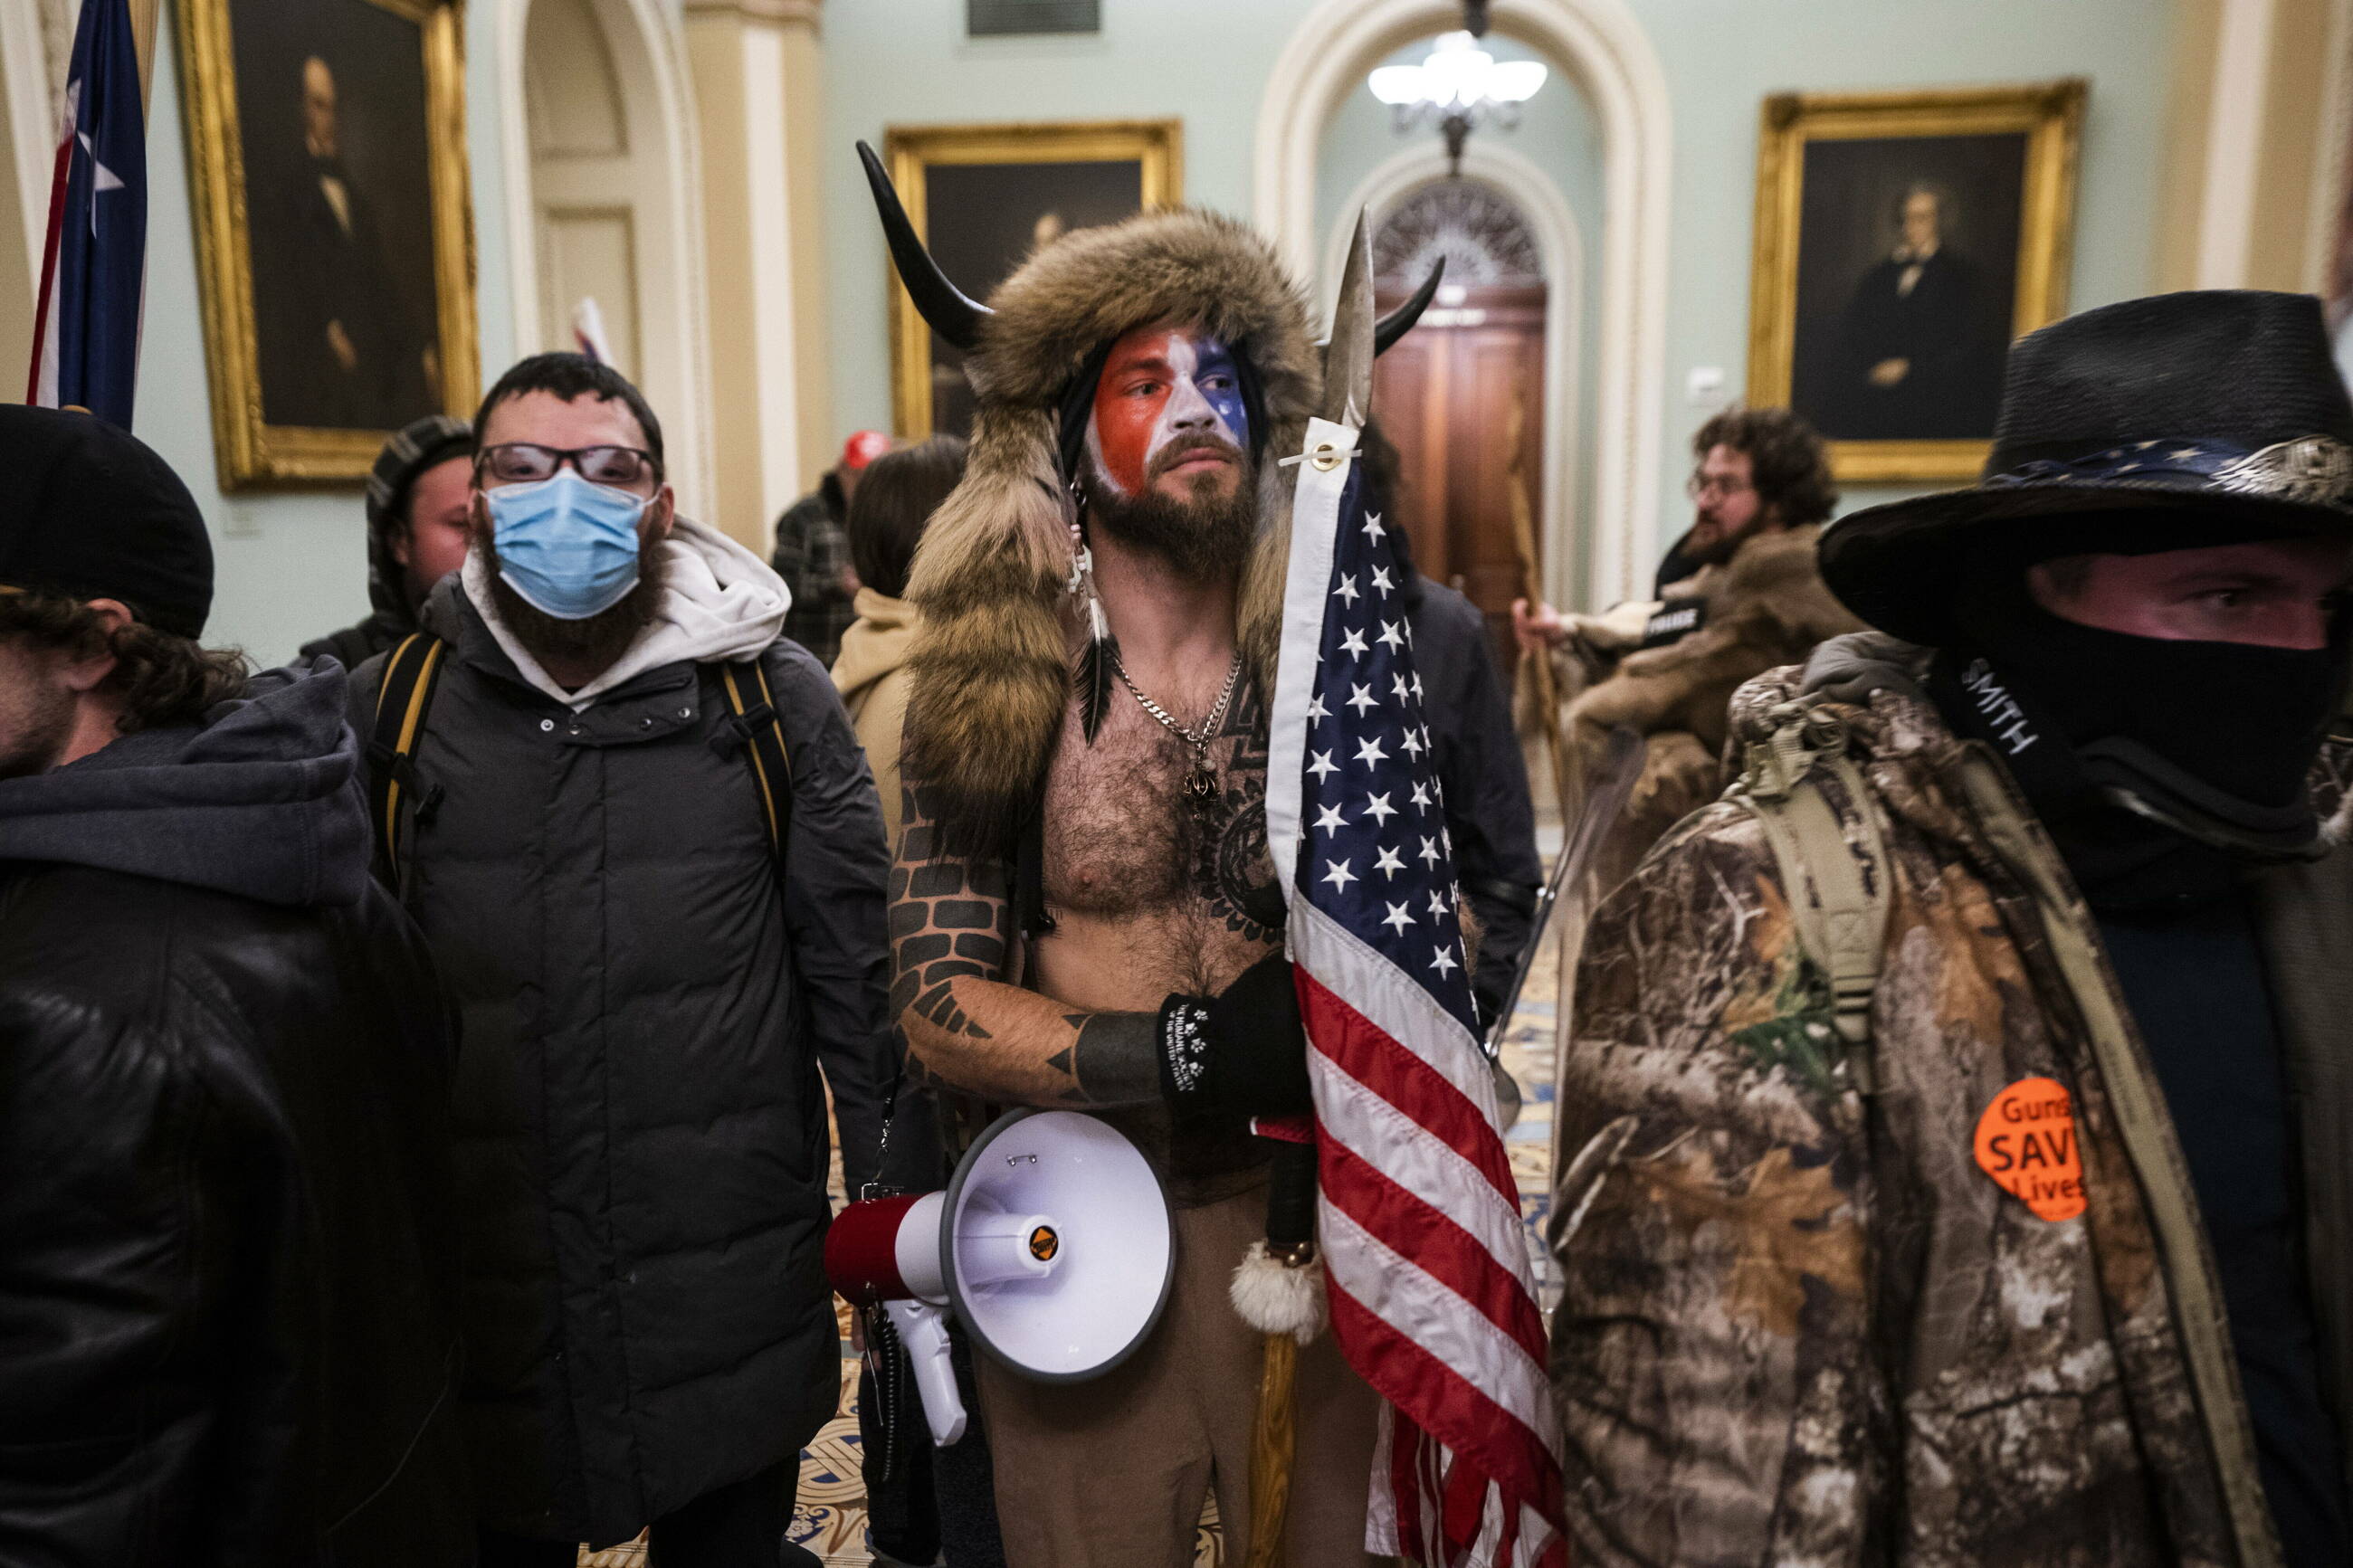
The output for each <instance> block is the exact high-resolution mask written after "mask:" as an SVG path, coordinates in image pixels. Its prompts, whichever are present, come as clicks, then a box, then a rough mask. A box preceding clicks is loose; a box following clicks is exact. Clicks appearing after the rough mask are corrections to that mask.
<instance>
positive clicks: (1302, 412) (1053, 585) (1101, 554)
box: [878, 187, 1377, 1568]
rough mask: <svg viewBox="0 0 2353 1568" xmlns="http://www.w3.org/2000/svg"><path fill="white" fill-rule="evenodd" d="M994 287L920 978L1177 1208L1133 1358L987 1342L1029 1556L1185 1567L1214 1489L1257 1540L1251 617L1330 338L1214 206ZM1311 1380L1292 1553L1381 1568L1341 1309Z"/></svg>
mask: <svg viewBox="0 0 2353 1568" xmlns="http://www.w3.org/2000/svg"><path fill="white" fill-rule="evenodd" d="M878 195H883V196H884V197H885V199H884V208H883V210H884V217H885V222H886V224H888V223H890V222H891V221H892V216H893V212H894V209H895V202H893V201H891V200H889V199H888V198H887V195H886V192H885V189H884V188H882V187H878ZM899 257H900V261H901V264H902V269H907V268H909V267H910V264H911V263H910V253H909V251H907V250H906V249H905V248H903V247H902V248H901V249H900V251H899ZM913 258H914V263H915V268H914V269H915V271H916V272H917V273H918V274H920V273H921V271H922V267H921V264H922V263H923V262H924V261H927V259H928V258H923V257H922V256H921V253H920V251H919V250H918V251H915V252H913ZM1137 279H1155V287H1147V286H1144V285H1140V284H1139V283H1138V282H1137V281H1136V280H1137ZM911 287H913V291H914V292H915V295H916V298H917V299H918V300H919V301H923V300H926V297H927V294H928V295H929V298H930V303H929V304H927V306H926V309H927V313H929V314H931V315H932V318H933V321H934V327H935V328H936V329H938V330H941V331H944V332H946V333H948V334H949V335H950V336H951V339H952V341H954V339H955V335H956V331H957V328H958V325H959V322H958V321H957V319H956V310H957V309H958V308H959V307H961V309H962V310H965V311H969V312H972V313H973V315H972V317H970V318H966V319H965V321H964V323H963V324H964V325H965V326H966V327H969V326H970V325H971V324H972V322H973V321H976V320H977V318H978V315H979V310H980V308H979V307H977V306H973V305H972V304H971V303H970V302H969V301H965V300H962V297H961V296H957V295H955V293H954V290H953V289H952V288H949V287H948V286H947V285H945V284H944V281H941V280H939V279H937V278H936V274H935V273H934V274H933V275H931V276H930V277H928V278H927V277H924V276H921V275H918V276H914V277H912V278H911ZM942 289H945V291H946V292H945V294H944V295H943V294H942V293H941V292H940V290H942ZM990 309H991V310H992V311H993V312H994V315H993V317H991V318H990V319H989V321H988V330H987V333H986V335H985V336H984V335H983V334H982V333H980V332H978V331H969V333H968V335H969V338H970V340H971V342H973V344H974V358H973V364H974V376H973V379H974V382H975V384H976V386H978V387H980V388H981V389H982V393H981V399H980V406H979V410H978V415H977V417H976V427H975V438H974V442H973V458H972V464H971V467H970V468H969V469H968V472H967V478H966V479H965V484H964V486H963V487H962V488H961V489H959V490H958V492H957V493H956V495H955V496H954V497H952V498H951V499H950V500H949V501H948V502H947V504H946V505H945V506H944V508H943V509H942V510H941V511H940V512H939V513H938V514H937V516H936V517H935V519H934V522H933V525H932V527H931V530H930V531H929V532H927V534H926V536H925V539H924V542H923V546H922V548H921V550H920V552H918V555H917V557H916V562H915V567H914V574H913V582H912V583H911V584H910V596H911V597H913V598H915V599H916V600H917V601H918V602H919V603H920V604H921V605H923V612H924V632H923V640H922V641H921V642H919V644H918V646H917V649H916V652H915V655H914V657H913V660H912V661H911V663H912V667H913V671H914V679H913V694H912V697H911V700H910V704H909V717H908V726H907V737H906V752H905V758H906V777H907V778H908V780H909V781H910V783H909V788H908V795H907V814H906V830H905V833H904V836H903V837H902V843H901V849H900V855H899V863H898V866H897V868H896V869H895V870H894V872H893V888H892V933H893V940H894V944H895V961H896V970H897V989H896V993H895V994H894V997H893V1004H894V1006H895V1007H896V1008H897V1011H898V1016H899V1018H900V1024H901V1027H902V1029H903V1030H904V1032H905V1036H906V1039H907V1043H908V1047H909V1048H910V1050H911V1052H912V1053H913V1060H915V1061H916V1062H918V1063H920V1064H921V1066H922V1068H923V1069H924V1070H926V1071H927V1072H928V1073H930V1074H931V1075H933V1076H934V1078H935V1079H937V1080H939V1081H940V1082H941V1083H943V1084H944V1085H946V1086H949V1087H951V1088H952V1089H956V1090H961V1091H964V1092H965V1093H966V1094H968V1095H970V1096H973V1097H976V1098H978V1099H980V1100H986V1101H987V1102H989V1103H990V1104H992V1105H997V1106H1005V1105H1034V1106H1050V1107H1062V1108H1079V1109H1084V1110H1089V1111H1091V1112H1094V1113H1096V1114H1100V1115H1102V1116H1103V1118H1104V1120H1106V1121H1110V1122H1112V1123H1113V1124H1114V1125H1116V1126H1118V1127H1120V1128H1121V1129H1122V1130H1123V1131H1126V1132H1127V1133H1128V1134H1129V1135H1130V1136H1131V1137H1133V1138H1134V1139H1135V1140H1136V1142H1138V1143H1139V1144H1140V1145H1141V1146H1142V1147H1143V1148H1144V1149H1145V1152H1146V1154H1147V1156H1148V1157H1149V1158H1150V1159H1151V1160H1152V1161H1153V1163H1154V1164H1155V1167H1156V1168H1157V1169H1158V1170H1159V1171H1160V1173H1161V1174H1162V1177H1163V1179H1164V1181H1165V1182H1166V1185H1167V1187H1168V1190H1169V1195H1170V1198H1171V1201H1172V1204H1173V1205H1174V1206H1175V1208H1176V1231H1177V1240H1176V1254H1177V1256H1176V1270H1175V1279H1174V1282H1173V1285H1172V1288H1171V1291H1170V1297H1169V1303H1168V1309H1167V1311H1166V1315H1165V1316H1164V1318H1163V1320H1162V1321H1161V1323H1160V1325H1159V1327H1158V1328H1157V1329H1156V1330H1155V1332H1154V1333H1153V1335H1152V1336H1151V1338H1150V1339H1149V1340H1148V1341H1147V1342H1145V1344H1144V1345H1143V1346H1142V1347H1140V1348H1139V1349H1138V1351H1137V1352H1136V1353H1135V1354H1134V1356H1133V1357H1131V1358H1130V1359H1129V1360H1128V1361H1127V1362H1125V1363H1123V1364H1122V1365H1121V1366H1119V1367H1118V1368H1117V1369H1116V1370H1114V1371H1113V1373H1110V1374H1108V1375H1107V1376H1105V1377H1103V1378H1101V1379H1098V1380H1095V1381H1092V1382H1090V1383H1086V1384H1075V1385H1071V1384H1039V1383H1031V1382H1029V1381H1026V1380H1024V1379H1022V1378H1020V1377H1018V1376H1017V1375H1015V1374H1013V1373H1008V1372H1007V1371H1006V1370H1005V1369H1003V1368H1001V1367H998V1366H997V1365H995V1364H993V1363H989V1362H987V1360H986V1359H985V1358H984V1359H983V1360H982V1362H981V1364H980V1368H979V1373H980V1375H979V1384H980V1394H981V1407H982V1412H983V1415H984V1417H985V1419H986V1421H987V1426H988V1430H989V1440H990V1446H991V1448H992V1450H993V1453H994V1456H995V1462H996V1475H997V1512H998V1516H999V1520H1000V1522H1001V1524H1002V1527H1003V1531H1004V1539H1005V1543H1006V1547H1007V1551H1008V1560H1009V1561H1010V1562H1012V1563H1014V1564H1015V1565H1016V1568H1060V1565H1065V1564H1068V1565H1076V1564H1114V1563H1115V1564H1119V1565H1120V1568H1127V1565H1129V1564H1163V1563H1165V1564H1168V1565H1170V1568H1177V1565H1181V1564H1187V1563H1191V1561H1192V1560H1193V1551H1194V1547H1193V1542H1194V1535H1195V1526H1196V1523H1197V1521H1198V1518H1199V1514H1200V1510H1201V1505H1202V1501H1203V1500H1204V1497H1205V1495H1206V1494H1207V1493H1208V1491H1209V1490H1210V1489H1215V1491H1216V1494H1217V1499H1218V1504H1219V1515H1220V1516H1221V1517H1222V1519H1223V1521H1224V1528H1225V1531H1226V1542H1227V1547H1226V1550H1227V1553H1228V1556H1229V1560H1231V1561H1239V1560H1240V1553H1241V1552H1245V1551H1246V1550H1247V1548H1248V1542H1247V1540H1246V1539H1245V1538H1246V1536H1247V1533H1248V1530H1247V1525H1248V1521H1249V1519H1250V1496H1249V1461H1250V1435H1251V1426H1252V1421H1253V1418H1254V1415H1255V1409H1256V1394H1257V1384H1258V1373H1259V1363H1260V1358H1261V1347H1262V1342H1261V1339H1260V1336H1259V1335H1258V1334H1257V1333H1256V1332H1254V1331H1251V1330H1250V1329H1249V1328H1248V1327H1246V1326H1245V1325H1244V1324H1243V1323H1242V1321H1240V1319H1239V1318H1238V1317H1237V1316H1236V1315H1235V1312H1234V1310H1233V1309H1232V1307H1231V1305H1230V1304H1229V1301H1228V1299H1227V1291H1228V1285H1229V1279H1231V1277H1232V1274H1233V1271H1234V1268H1235V1266H1236V1265H1237V1264H1238V1263H1239V1262H1240V1260H1241V1258H1242V1256H1243V1254H1244V1252H1245V1251H1246V1250H1247V1248H1248V1247H1249V1245H1250V1242H1252V1241H1253V1240H1255V1239H1260V1238H1262V1237H1264V1235H1265V1233H1266V1204H1265V1198H1264V1194H1263V1187H1264V1184H1265V1156H1264V1154H1263V1152H1261V1147H1259V1146H1256V1141H1255V1140H1253V1139H1252V1138H1251V1137H1250V1132H1249V1128H1248V1118H1249V1117H1250V1115H1251V1114H1253V1113H1280V1112H1291V1111H1299V1110H1305V1109H1306V1107H1307V1104H1308V1093H1307V1079H1306V1067H1305V1058H1304V1037H1303V1033H1302V1031H1301V1027H1300V1023H1299V1014H1298V1006H1297V1002H1296V999H1295V994H1294V993H1293V985H1292V979H1291V974H1290V970H1289V965H1288V963H1287V961H1286V960H1285V959H1284V958H1283V956H1282V951H1281V942H1282V921H1283V918H1284V916H1283V910H1284V904H1283V900H1282V893H1281V889H1279V888H1278V887H1277V886H1276V884H1275V878H1274V871H1273V868H1272V865H1271V861H1270V860H1269V858H1268V855H1267V848H1266V827H1265V794H1266V764H1267V750H1266V748H1267V738H1266V717H1265V709H1264V703H1263V700H1262V699H1263V692H1264V690H1265V689H1266V684H1267V683H1266V679H1265V677H1266V675H1267V673H1268V668H1267V666H1266V664H1265V663H1263V662H1261V657H1262V656H1261V650H1264V649H1271V637H1270V636H1267V635H1266V633H1267V632H1268V631H1269V630H1271V627H1270V626H1268V625H1267V624H1266V623H1265V622H1264V621H1263V620H1261V618H1260V617H1261V616H1266V615H1269V614H1272V615H1276V616H1279V613H1280V609H1279V606H1280V597H1281V595H1280V591H1279V589H1280V584H1279V581H1277V582H1275V583H1274V584H1272V585H1273V587H1274V590H1275V591H1274V592H1272V593H1269V592H1266V591H1265V590H1266V589H1267V587H1268V586H1269V584H1268V582H1267V581H1266V579H1265V578H1264V576H1263V575H1262V574H1264V573H1266V572H1270V571H1271V572H1273V573H1277V574H1279V573H1280V570H1281V560H1282V556H1281V552H1280V550H1279V548H1271V547H1270V543H1269V541H1268V540H1267V539H1266V538H1265V537H1264V536H1265V535H1266V534H1267V533H1268V532H1269V531H1270V528H1269V527H1268V526H1267V525H1269V524H1271V522H1272V521H1273V519H1272V518H1271V515H1270V512H1271V508H1270V505H1269V504H1268V501H1267V500H1263V499H1262V498H1276V497H1279V496H1280V495H1281V493H1282V489H1287V485H1288V480H1289V472H1288V470H1280V471H1272V456H1271V451H1282V450H1295V449H1296V448H1297V446H1298V437H1299V434H1300V431H1301V429H1302V428H1303V421H1304V419H1305V417H1306V414H1307V412H1308V410H1309V407H1310V405H1311V400H1312V398H1313V395H1314V371H1313V368H1312V367H1313V363H1314V362H1313V358H1312V353H1313V351H1312V349H1311V347H1310V345H1309V343H1308V340H1307V333H1306V327H1305V322H1304V321H1303V319H1302V314H1301V311H1300V309H1299V306H1298V304H1297V302H1296V296H1295V294H1294V293H1293V291H1292V289H1291V288H1290V286H1289V284H1288V281H1287V279H1284V278H1283V277H1282V272H1281V269H1280V268H1279V266H1278V265H1277V264H1276V262H1275V261H1274V259H1273V258H1272V256H1271V252H1269V251H1268V249H1267V247H1265V246H1264V245H1263V244H1262V243H1261V242H1260V241H1258V240H1257V239H1256V238H1255V237H1252V236H1250V234H1249V233H1248V231H1247V230H1244V229H1242V228H1240V226H1236V225H1232V224H1229V223H1228V222H1226V221H1225V220H1222V219H1217V218H1212V217H1209V216H1206V215H1202V214H1197V213H1183V212H1178V213H1163V214H1151V215H1146V216H1143V217H1139V218H1135V219H1133V220H1130V221H1129V222H1128V223H1126V224H1124V225H1121V226H1118V227H1116V228H1111V229H1093V230H1086V231H1080V232H1077V233H1074V234H1072V235H1071V236H1069V237H1065V238H1063V239H1061V240H1059V241H1057V242H1055V243H1054V244H1053V245H1050V246H1049V247H1046V248H1045V249H1043V250H1042V251H1040V252H1039V254H1038V255H1037V256H1036V257H1035V258H1032V259H1031V260H1030V261H1029V263H1028V264H1027V265H1026V266H1025V267H1024V268H1023V269H1022V270H1021V271H1020V272H1018V273H1017V274H1016V275H1015V276H1014V277H1013V278H1012V279H1010V280H1008V282H1007V283H1006V284H1005V285H1004V286H1003V287H1002V288H1000V289H999V290H998V291H997V294H996V295H995V296H994V297H993V298H992V299H991V300H990ZM1106 331H1108V332H1109V334H1110V335H1109V336H1108V337H1106V336H1104V335H1103V334H1104V333H1105V332H1106ZM1235 345H1248V347H1247V349H1246V350H1243V351H1240V352H1238V351H1237V348H1236V347H1235ZM1041 471H1042V472H1043V473H1050V474H1053V475H1054V476H1055V477H1056V479H1057V480H1058V481H1059V483H1058V484H1057V485H1056V486H1055V487H1054V488H1051V489H1050V488H1049V487H1048V485H1047V484H1046V483H1045V482H1044V481H1043V479H1042V478H1041ZM1261 481H1264V482H1263V483H1262V482H1261ZM1074 536H1075V539H1082V540H1083V546H1084V548H1083V550H1074V549H1073V544H1074ZM1278 543H1279V542H1278ZM1090 554H1091V557H1092V572H1091V573H1089V572H1087V571H1085V570H1083V569H1080V564H1079V563H1082V562H1084V561H1085V560H1086V559H1087V558H1088V556H1089V555H1090ZM1074 556H1075V557H1076V559H1075V560H1074ZM1261 606H1270V607H1271V608H1262V607H1261ZM1098 609H1099V611H1100V620H1098V619H1097V615H1096V612H1097V610H1098ZM1095 626H1101V627H1102V630H1103V632H1106V633H1108V634H1109V636H1108V637H1107V638H1103V639H1098V638H1097V637H1095V636H1094V635H1092V632H1091V628H1092V627H1095ZM1073 671H1075V672H1077V678H1076V679H1073V676H1072V672H1073ZM1297 1399H1298V1411H1299V1419H1300V1432H1299V1441H1298V1452H1297V1457H1296V1459H1295V1461H1294V1466H1293V1495H1292V1501H1291V1506H1290V1512H1289V1526H1288V1530H1287V1536H1288V1545H1289V1548H1290V1560H1291V1562H1292V1563H1294V1564H1298V1565H1301V1568H1308V1565H1319V1568H1320V1565H1323V1564H1348V1565H1350V1568H1358V1565H1361V1564H1362V1563H1365V1561H1366V1555H1365V1552H1364V1549H1363V1541H1364V1536H1365V1522H1366V1500H1367V1492H1368V1489H1369V1485H1368V1483H1369V1477H1370V1469H1371V1461H1372V1449H1373V1442H1374V1434H1375V1426H1376V1420H1377V1399H1376V1398H1375V1396H1374V1394H1373V1393H1372V1391H1371V1390H1370V1389H1369V1388H1367V1387H1366V1385H1365V1384H1363V1383H1362V1382H1361V1381H1359V1380H1358V1379H1357V1378H1356V1376H1355V1375H1354V1374H1353V1373H1350V1372H1349V1371H1348V1369H1347V1367H1346V1365H1345V1363H1344V1362H1343V1361H1342V1360H1341V1358H1340V1356H1339V1354H1338V1353H1337V1352H1336V1351H1335V1349H1334V1347H1333V1344H1332V1342H1331V1340H1330V1339H1329V1337H1328V1336H1327V1337H1325V1338H1324V1339H1322V1340H1319V1341H1318V1342H1316V1343H1315V1344H1314V1345H1313V1346H1311V1347H1309V1348H1308V1349H1307V1350H1306V1351H1304V1352H1303V1353H1302V1356H1301V1363H1300V1373H1299V1381H1298V1391H1297Z"/></svg>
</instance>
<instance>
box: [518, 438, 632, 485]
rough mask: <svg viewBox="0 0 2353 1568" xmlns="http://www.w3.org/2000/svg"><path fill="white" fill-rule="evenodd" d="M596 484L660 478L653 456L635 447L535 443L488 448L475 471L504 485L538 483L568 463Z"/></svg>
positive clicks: (627, 483) (550, 476) (622, 483)
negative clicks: (545, 444) (555, 445)
mask: <svg viewBox="0 0 2353 1568" xmlns="http://www.w3.org/2000/svg"><path fill="white" fill-rule="evenodd" d="M566 463H569V464H571V465H572V468H573V471H574V472H575V473H577V474H578V475H579V476H580V477H581V478H582V479H586V480H587V481H588V482H589V483H590V484H592V485H617V486H622V487H627V486H629V485H634V484H636V483H637V482H638V480H640V479H644V478H646V477H647V476H648V475H649V474H650V475H653V476H655V477H657V478H659V476H660V473H661V465H660V464H659V463H657V462H655V461H654V457H653V454H652V453H650V452H642V451H639V450H638V448H637V447H574V448H572V449H571V450H568V451H567V450H565V448H563V447H542V446H539V445H537V444H536V443H534V442H531V441H508V442H503V443H501V445H499V446H496V447H483V448H482V450H481V455H480V456H479V457H477V458H475V459H474V472H475V473H476V474H477V475H480V476H486V477H488V478H490V479H495V480H497V481H498V482H499V483H500V484H502V485H528V484H535V483H537V482H538V481H539V480H541V479H554V477H555V475H556V472H557V470H559V469H560V468H563V467H564V465H565V464H566Z"/></svg>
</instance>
